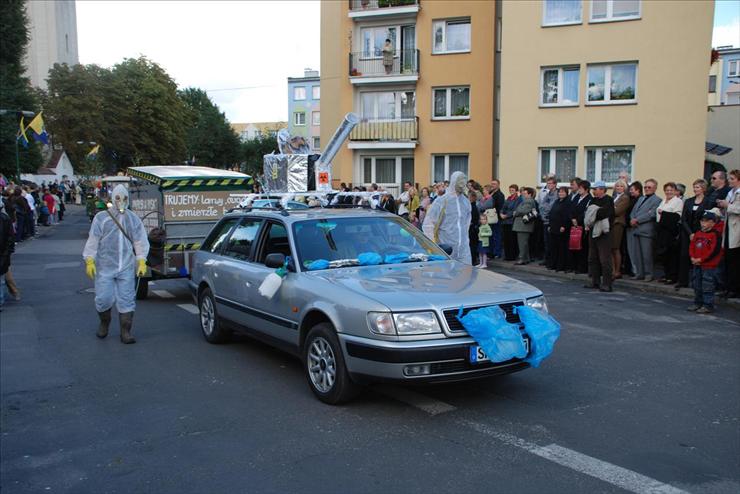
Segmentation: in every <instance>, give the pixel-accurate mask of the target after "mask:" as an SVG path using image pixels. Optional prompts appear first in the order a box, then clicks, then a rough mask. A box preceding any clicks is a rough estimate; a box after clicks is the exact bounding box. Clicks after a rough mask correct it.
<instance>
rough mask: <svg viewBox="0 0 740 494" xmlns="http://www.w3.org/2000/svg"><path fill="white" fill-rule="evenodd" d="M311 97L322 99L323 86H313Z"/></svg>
mask: <svg viewBox="0 0 740 494" xmlns="http://www.w3.org/2000/svg"><path fill="white" fill-rule="evenodd" d="M311 98H313V99H321V86H311Z"/></svg>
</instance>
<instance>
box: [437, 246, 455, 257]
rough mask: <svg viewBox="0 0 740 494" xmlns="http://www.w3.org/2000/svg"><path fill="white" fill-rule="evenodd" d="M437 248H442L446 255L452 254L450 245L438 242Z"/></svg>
mask: <svg viewBox="0 0 740 494" xmlns="http://www.w3.org/2000/svg"><path fill="white" fill-rule="evenodd" d="M439 248H440V249H442V250H443V251H445V253H446V254H447V255H448V256H451V255H452V246H451V245H447V244H440V246H439Z"/></svg>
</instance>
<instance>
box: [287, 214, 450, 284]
mask: <svg viewBox="0 0 740 494" xmlns="http://www.w3.org/2000/svg"><path fill="white" fill-rule="evenodd" d="M293 235H294V238H295V244H296V248H297V251H298V256H299V261H300V263H301V266H303V267H304V268H306V269H308V270H312V271H313V270H317V269H328V268H334V267H343V266H358V265H373V264H396V263H402V262H413V261H439V260H447V259H449V258H448V257H447V255H446V254H445V253H444V251H442V250H441V249H440V248H439V247H438V246H437V245H436V244H435V243H434V242H432V241H431V240H429V239H428V238H427V237H426V236H424V234H423V233H422V232H421V230H419V229H418V228H416V227H414V226H413V225H411V224H409V223H408V222H406V221H405V220H403V219H401V218H398V217H389V216H377V217H359V218H331V219H320V220H306V221H300V222H296V223H295V224H294V225H293Z"/></svg>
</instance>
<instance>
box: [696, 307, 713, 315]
mask: <svg viewBox="0 0 740 494" xmlns="http://www.w3.org/2000/svg"><path fill="white" fill-rule="evenodd" d="M712 312H714V309H712V308H711V307H706V306H704V307H699V308H698V309H696V313H697V314H711V313H712Z"/></svg>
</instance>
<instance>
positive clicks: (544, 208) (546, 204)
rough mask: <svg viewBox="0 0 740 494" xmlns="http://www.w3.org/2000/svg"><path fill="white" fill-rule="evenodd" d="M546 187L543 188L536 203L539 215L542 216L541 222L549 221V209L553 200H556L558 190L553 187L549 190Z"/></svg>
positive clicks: (553, 202)
mask: <svg viewBox="0 0 740 494" xmlns="http://www.w3.org/2000/svg"><path fill="white" fill-rule="evenodd" d="M545 191H547V189H544V190H543V191H542V192H541V193H540V196H539V198H538V201H537V202H538V204H539V206H540V216H541V217H542V222H543V223H544V224H546V225H547V224H548V223H550V209H552V205H553V204H555V201H557V200H558V191H557V189H553V190H550V191H547V193H545Z"/></svg>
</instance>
